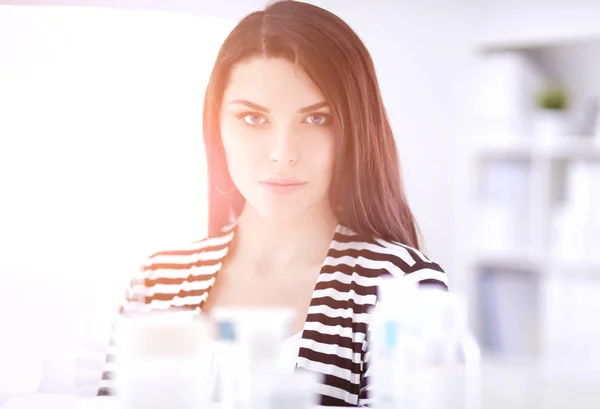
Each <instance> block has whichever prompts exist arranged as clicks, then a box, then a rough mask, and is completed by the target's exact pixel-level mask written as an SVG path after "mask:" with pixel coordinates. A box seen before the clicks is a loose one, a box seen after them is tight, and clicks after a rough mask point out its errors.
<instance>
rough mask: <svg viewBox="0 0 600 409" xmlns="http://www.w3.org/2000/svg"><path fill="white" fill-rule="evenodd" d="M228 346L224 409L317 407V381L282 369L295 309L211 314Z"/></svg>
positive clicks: (222, 388)
mask: <svg viewBox="0 0 600 409" xmlns="http://www.w3.org/2000/svg"><path fill="white" fill-rule="evenodd" d="M211 315H212V318H213V319H214V320H215V321H216V324H217V325H216V326H217V328H218V331H217V332H218V334H219V341H220V342H221V343H222V346H224V347H226V351H227V353H226V354H224V355H223V356H222V358H225V359H222V361H221V362H220V363H221V368H220V371H221V374H220V380H219V383H220V388H219V391H220V401H221V405H222V407H223V408H224V409H285V408H292V407H293V408H295V409H309V408H313V407H314V406H316V405H317V403H318V401H317V393H316V383H317V378H316V376H315V374H313V373H311V372H304V371H303V372H294V371H293V368H288V369H287V370H285V369H282V368H281V365H280V363H279V358H280V357H281V353H282V347H283V345H284V341H285V340H286V339H289V337H290V336H291V327H292V323H293V318H294V312H293V310H289V309H285V308H218V309H215V311H213V313H212V314H211Z"/></svg>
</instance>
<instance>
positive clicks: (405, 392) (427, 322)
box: [370, 279, 481, 409]
mask: <svg viewBox="0 0 600 409" xmlns="http://www.w3.org/2000/svg"><path fill="white" fill-rule="evenodd" d="M370 345H371V353H372V354H373V358H372V366H373V380H372V383H373V405H374V407H375V409H392V408H394V409H396V408H407V409H442V408H443V409H479V408H480V407H481V403H480V400H481V399H480V389H481V387H480V381H481V379H480V378H481V376H480V351H479V346H478V344H477V342H476V340H475V338H474V337H473V335H472V334H471V333H470V332H469V330H468V327H467V313H466V307H465V303H464V302H463V300H462V299H461V298H460V297H458V296H457V295H455V294H451V293H446V292H442V291H439V290H425V289H418V288H417V286H416V285H414V284H406V283H403V282H401V281H400V280H395V279H394V280H384V281H383V282H382V284H381V286H380V304H378V306H377V307H376V310H375V311H374V314H373V323H372V338H371V341H370Z"/></svg>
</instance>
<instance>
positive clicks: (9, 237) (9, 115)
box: [0, 6, 235, 284]
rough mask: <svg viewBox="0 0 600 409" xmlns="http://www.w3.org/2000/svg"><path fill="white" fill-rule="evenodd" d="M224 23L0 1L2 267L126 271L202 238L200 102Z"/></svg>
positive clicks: (109, 276)
mask: <svg viewBox="0 0 600 409" xmlns="http://www.w3.org/2000/svg"><path fill="white" fill-rule="evenodd" d="M234 24H235V22H232V21H226V20H219V19H214V18H208V17H202V16H196V15H187V14H182V13H173V12H157V11H143V10H121V9H110V8H91V7H32V6H0V59H1V61H2V62H1V63H0V113H1V116H0V118H1V119H0V192H1V193H0V194H1V196H2V200H1V202H0V226H1V227H0V248H2V251H1V252H0V274H2V280H3V282H4V284H6V279H7V276H14V275H17V273H24V272H25V271H27V272H28V273H29V274H41V275H47V274H55V275H54V278H55V279H56V278H59V277H57V276H56V275H59V276H60V277H63V278H65V279H66V280H67V281H70V280H72V279H73V280H78V279H81V278H82V277H85V279H86V280H88V279H92V278H90V277H91V276H93V275H94V274H102V275H103V276H104V279H103V280H104V282H114V280H121V279H123V278H127V275H128V273H127V272H129V273H131V271H130V270H131V269H132V268H134V269H135V268H137V265H138V264H140V263H141V261H142V260H143V258H144V257H146V256H147V255H149V254H150V253H151V252H153V251H155V250H158V249H161V248H164V247H165V246H167V247H168V246H170V245H171V244H172V243H177V242H186V241H192V240H197V239H200V238H202V236H203V235H204V234H205V232H206V226H207V222H206V212H207V200H206V183H207V182H206V170H205V160H204V152H203V144H202V100H203V97H204V91H205V87H206V83H207V80H208V76H209V74H210V70H211V69H212V64H213V63H214V59H215V57H216V53H217V51H218V48H219V46H220V45H221V43H222V41H223V40H224V38H225V36H226V35H227V33H228V32H229V31H230V30H231V28H233V25H234Z"/></svg>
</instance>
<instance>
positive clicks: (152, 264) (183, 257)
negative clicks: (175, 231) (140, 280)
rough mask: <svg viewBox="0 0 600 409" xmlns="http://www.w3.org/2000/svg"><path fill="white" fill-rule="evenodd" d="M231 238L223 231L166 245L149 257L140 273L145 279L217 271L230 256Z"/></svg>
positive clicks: (228, 232)
mask: <svg viewBox="0 0 600 409" xmlns="http://www.w3.org/2000/svg"><path fill="white" fill-rule="evenodd" d="M232 239H233V232H232V231H231V230H227V229H224V230H223V231H221V232H220V233H219V234H216V235H210V236H205V237H204V238H202V239H199V240H193V241H184V242H180V243H176V244H172V245H170V246H165V247H164V248H162V249H161V250H159V251H155V252H153V253H151V254H150V255H149V256H148V257H146V259H145V260H144V261H143V263H142V266H141V268H140V273H141V274H142V276H143V277H144V278H145V279H160V278H169V277H170V276H173V277H181V276H183V275H187V274H190V273H192V271H196V272H198V270H199V269H211V268H215V267H216V266H217V265H218V264H219V263H220V262H221V261H222V259H223V258H224V257H225V255H226V254H227V251H228V249H229V245H230V243H231V241H232ZM202 273H206V272H202Z"/></svg>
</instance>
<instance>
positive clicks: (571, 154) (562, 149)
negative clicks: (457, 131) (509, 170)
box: [475, 135, 600, 160]
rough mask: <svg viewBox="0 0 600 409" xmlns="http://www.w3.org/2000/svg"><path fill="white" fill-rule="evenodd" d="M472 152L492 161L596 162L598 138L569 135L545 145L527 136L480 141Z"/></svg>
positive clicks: (599, 143)
mask: <svg viewBox="0 0 600 409" xmlns="http://www.w3.org/2000/svg"><path fill="white" fill-rule="evenodd" d="M475 152H476V155H477V156H479V157H484V158H496V159H519V158H521V159H531V158H533V157H537V158H541V159H548V160H552V159H566V160H600V137H596V136H594V137H592V136H579V135H569V136H565V137H562V138H560V139H557V140H554V141H548V142H546V141H542V140H537V139H536V138H534V137H531V136H523V137H518V138H510V139H509V138H507V139H505V140H489V141H485V140H483V141H479V142H477V143H476V144H475Z"/></svg>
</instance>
